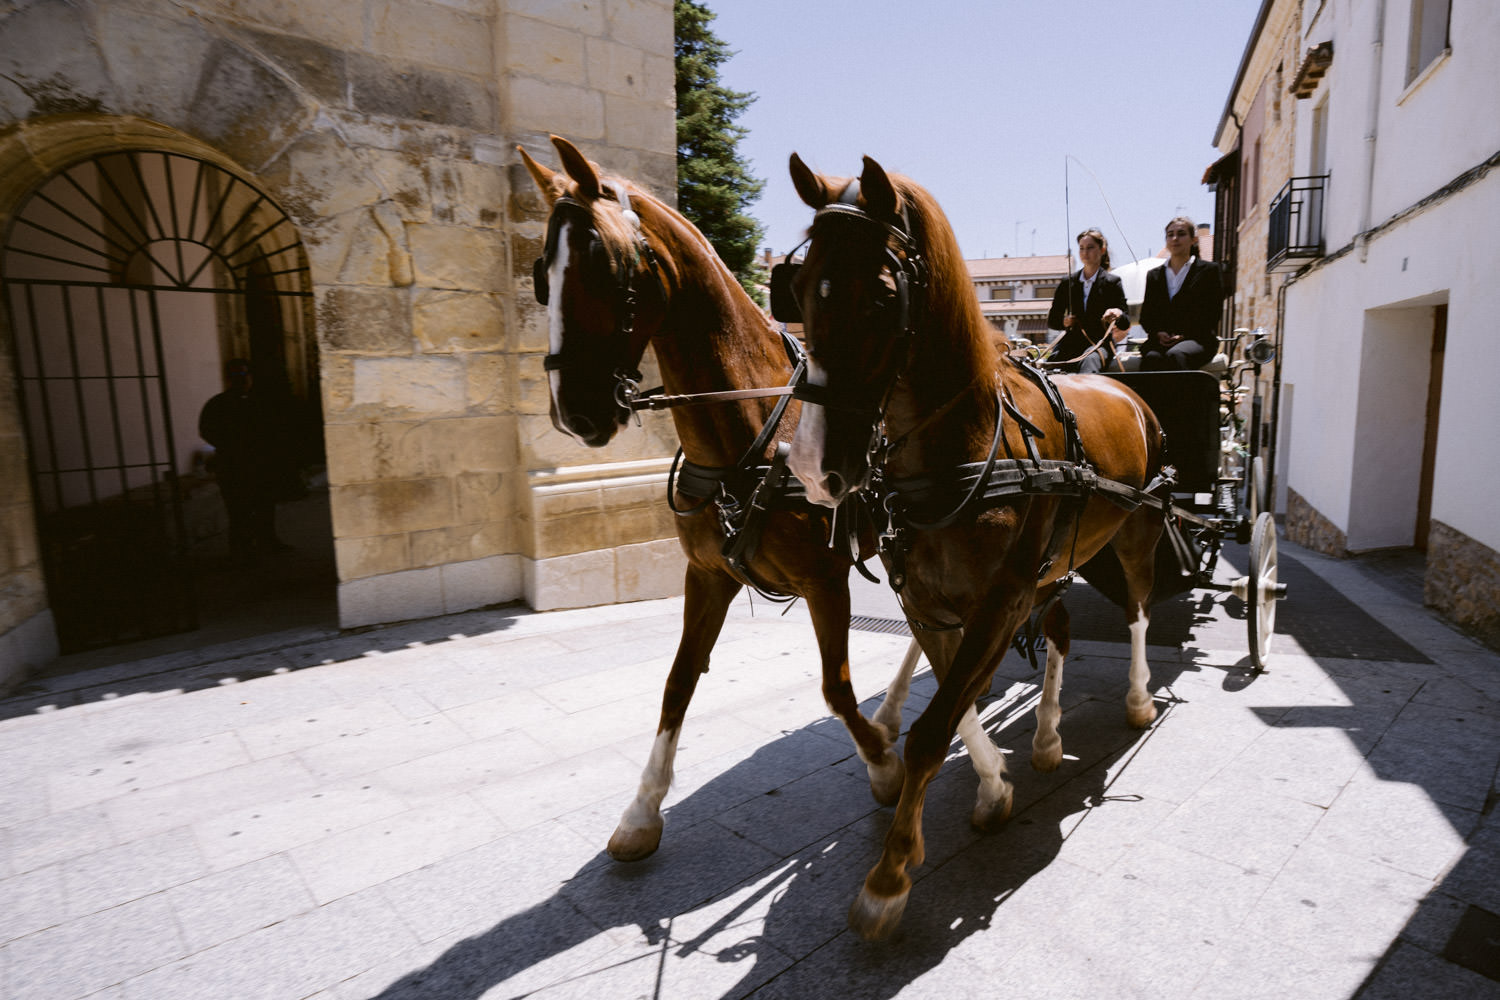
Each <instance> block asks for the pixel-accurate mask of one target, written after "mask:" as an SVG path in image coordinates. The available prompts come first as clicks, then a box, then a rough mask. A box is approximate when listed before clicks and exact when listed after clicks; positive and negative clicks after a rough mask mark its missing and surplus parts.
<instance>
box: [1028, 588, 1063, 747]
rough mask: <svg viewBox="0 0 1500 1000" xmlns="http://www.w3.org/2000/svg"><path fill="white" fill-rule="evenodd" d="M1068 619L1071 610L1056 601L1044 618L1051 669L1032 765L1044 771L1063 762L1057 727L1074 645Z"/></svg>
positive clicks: (1038, 709) (1044, 681)
mask: <svg viewBox="0 0 1500 1000" xmlns="http://www.w3.org/2000/svg"><path fill="white" fill-rule="evenodd" d="M1068 622H1069V618H1068V612H1067V609H1066V608H1064V607H1063V605H1062V602H1061V601H1058V602H1057V603H1055V604H1053V605H1052V607H1051V608H1050V609H1049V610H1048V612H1047V616H1046V618H1044V619H1043V620H1042V629H1043V631H1044V632H1045V633H1046V636H1047V671H1046V673H1045V674H1044V675H1043V677H1042V697H1041V700H1040V701H1039V702H1037V706H1036V735H1035V736H1034V737H1033V738H1032V740H1031V766H1032V767H1033V768H1034V769H1035V770H1037V771H1040V772H1042V773H1043V774H1047V773H1049V772H1052V771H1055V770H1057V767H1058V765H1059V764H1061V763H1062V756H1063V752H1062V735H1061V734H1060V733H1059V732H1058V729H1057V727H1058V724H1059V723H1060V722H1061V721H1062V699H1061V695H1062V675H1063V661H1064V660H1065V659H1067V656H1068V650H1069V649H1070V648H1071V645H1072V636H1071V633H1070V632H1069V629H1068Z"/></svg>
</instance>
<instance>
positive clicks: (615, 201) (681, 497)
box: [520, 136, 920, 861]
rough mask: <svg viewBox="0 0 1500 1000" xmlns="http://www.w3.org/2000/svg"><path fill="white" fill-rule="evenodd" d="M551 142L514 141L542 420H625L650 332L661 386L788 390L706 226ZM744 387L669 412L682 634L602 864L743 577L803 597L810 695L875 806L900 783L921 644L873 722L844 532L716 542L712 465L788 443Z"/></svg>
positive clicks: (806, 523) (784, 530)
mask: <svg viewBox="0 0 1500 1000" xmlns="http://www.w3.org/2000/svg"><path fill="white" fill-rule="evenodd" d="M552 143H553V145H554V146H555V147H556V148H557V152H558V154H559V156H560V157H561V161H562V166H563V170H562V171H561V172H554V171H552V170H550V169H548V168H547V167H544V166H542V165H541V164H539V163H537V161H536V160H534V159H533V158H532V157H531V156H529V155H527V153H526V151H525V150H524V149H522V150H520V153H521V157H522V159H523V160H524V162H525V164H526V168H527V170H528V171H530V173H531V176H532V179H533V180H535V182H536V185H537V187H538V188H540V189H541V192H542V195H543V196H544V197H545V198H546V199H547V200H548V202H549V204H550V205H551V218H550V220H549V226H548V239H547V244H546V247H545V251H544V256H543V258H542V259H541V260H539V261H538V262H537V267H536V274H535V279H536V281H537V284H538V293H537V298H538V300H539V301H543V302H544V304H545V305H546V306H547V317H548V328H549V331H550V337H551V354H550V355H549V357H548V360H547V368H548V371H549V376H550V381H551V396H552V402H551V412H552V422H553V424H554V425H555V426H556V427H557V428H558V429H559V430H561V431H564V432H565V433H567V434H570V435H572V436H573V437H574V438H576V439H577V440H578V441H580V442H581V443H583V444H586V445H589V446H591V447H596V448H597V447H602V446H603V445H605V444H607V443H608V442H609V441H610V439H611V438H613V437H614V435H615V432H616V431H618V430H619V429H620V428H621V427H623V426H625V424H626V422H627V421H628V419H629V417H630V414H631V411H630V409H629V407H628V406H627V405H626V404H627V403H628V401H629V399H630V395H629V393H630V392H633V391H635V390H634V379H639V378H640V375H639V373H638V372H635V371H634V369H636V368H637V367H638V366H639V364H640V360H641V356H642V354H643V353H644V351H645V349H646V344H647V343H648V342H649V343H650V344H651V345H652V346H653V347H654V348H655V351H656V358H657V363H658V365H659V367H660V369H661V375H662V380H663V382H664V388H665V390H666V391H667V392H668V393H671V394H673V395H674V396H677V397H679V398H680V397H683V396H698V397H700V398H701V394H715V393H737V392H740V391H742V390H755V389H760V388H766V387H772V388H774V387H788V386H789V384H790V382H791V379H792V375H793V369H794V366H793V362H792V357H791V355H792V354H793V353H795V352H793V351H790V350H789V348H788V345H787V343H786V342H785V341H784V339H783V337H782V335H781V333H780V332H779V331H778V330H777V328H776V327H775V326H773V325H772V323H771V321H770V319H769V318H768V317H767V316H766V315H765V314H764V313H762V312H761V310H760V309H759V307H757V306H756V305H755V303H754V302H753V301H751V299H750V296H749V295H748V294H746V293H745V291H744V289H743V288H741V287H740V284H739V282H738V281H737V280H736V279H735V277H734V275H733V274H731V273H730V272H729V269H728V268H727V267H725V266H724V264H723V262H722V261H720V260H719V258H718V256H717V255H715V253H714V251H713V248H712V247H711V246H710V245H709V242H708V240H707V239H706V238H705V237H704V236H703V234H702V233H700V232H699V231H698V230H697V229H696V228H694V227H693V225H692V224H691V223H689V222H688V221H687V220H686V219H684V218H683V217H682V216H681V215H679V214H678V213H677V212H676V211H674V210H673V209H672V208H670V207H669V206H667V205H666V204H665V203H663V202H661V201H659V200H658V199H656V198H654V197H652V196H651V195H649V194H647V193H646V192H644V191H642V190H641V189H640V188H639V187H637V186H636V185H635V184H633V183H631V182H630V181H628V180H626V179H624V178H621V177H617V176H611V175H601V174H600V172H599V170H598V168H597V167H596V166H595V165H594V164H593V163H590V162H589V161H588V160H587V159H585V158H584V156H583V155H582V154H581V153H580V152H579V151H578V150H577V149H576V148H575V147H574V146H573V145H572V144H571V143H569V142H568V141H567V140H565V139H561V138H558V137H557V136H552ZM631 376H634V378H633V379H632V378H631ZM745 394H746V395H749V396H750V398H748V399H746V398H732V399H729V400H723V399H722V398H714V397H712V396H710V397H708V400H707V401H705V402H704V404H703V405H687V406H680V407H677V408H674V409H673V410H672V417H673V421H674V423H675V424H676V429H677V437H678V440H679V442H680V445H681V448H682V453H681V456H680V459H683V460H685V462H684V464H683V466H682V468H683V470H684V472H685V473H686V472H687V471H689V470H697V471H696V473H694V474H693V475H692V476H689V475H687V474H684V475H680V476H677V477H675V478H674V480H672V481H669V483H668V490H669V495H668V502H669V503H671V504H672V505H673V509H674V510H677V511H678V512H679V513H680V514H682V515H683V516H680V517H678V518H677V535H678V538H679V539H680V541H681V543H682V547H683V550H684V552H686V554H687V560H688V566H687V579H686V583H685V601H684V608H683V622H682V638H681V640H680V642H679V644H678V647H677V654H676V657H675V659H674V660H673V661H672V668H671V672H670V673H669V674H668V676H667V683H666V689H665V691H664V692H663V694H662V707H661V717H660V721H659V723H658V726H657V735H656V741H655V744H654V745H653V747H652V751H651V755H650V758H649V761H648V763H647V765H646V768H645V772H644V774H643V775H642V778H641V783H640V788H639V791H638V793H637V795H636V798H635V800H634V802H632V803H631V805H630V806H629V807H628V808H627V809H626V810H625V814H624V816H623V817H622V818H621V820H620V823H619V826H618V828H617V829H616V830H615V832H614V835H613V836H612V837H611V838H610V841H609V853H610V855H611V856H613V857H614V858H616V859H617V860H621V861H633V860H637V859H640V858H644V857H646V856H648V855H650V854H651V853H652V852H654V851H655V850H656V848H657V846H658V845H659V843H660V841H661V832H662V822H663V821H662V815H661V803H662V799H663V798H664V797H665V796H666V793H667V790H668V788H669V786H670V785H671V782H672V768H673V761H674V758H675V756H676V752H677V740H678V736H679V734H680V732H681V729H682V723H683V719H684V717H685V716H686V714H687V709H688V703H689V701H690V700H691V699H692V697H693V690H694V688H695V687H696V686H697V683H698V677H699V675H700V674H702V673H703V672H705V671H706V670H707V669H708V659H709V653H710V651H711V650H712V648H713V646H714V643H715V642H716V641H717V639H718V636H719V631H720V628H721V627H722V626H723V623H724V618H725V615H726V614H727V613H728V610H729V605H730V602H731V601H732V600H733V599H734V596H735V595H736V594H737V593H738V592H739V590H740V588H741V586H743V585H744V584H745V583H752V584H753V585H755V586H756V587H758V588H760V589H763V590H767V591H771V592H774V593H777V594H781V595H796V596H799V597H802V598H804V599H805V600H806V601H807V607H808V611H809V612H810V613H811V616H812V623H813V629H814V631H815V632H816V634H817V641H818V651H819V654H820V656H821V658H822V667H823V697H824V699H825V700H826V701H827V702H828V705H829V707H830V708H831V709H832V710H833V712H834V714H836V715H837V716H838V717H839V718H840V719H841V720H842V721H843V723H844V725H845V726H847V727H848V729H849V732H850V735H851V736H853V738H854V744H855V748H856V750H857V751H858V753H859V756H860V758H861V759H862V760H863V761H864V762H865V764H866V765H867V767H868V770H869V775H870V787H871V791H872V793H873V794H874V796H875V798H876V799H877V800H878V801H880V802H881V803H883V804H885V805H890V804H892V803H894V802H895V800H896V797H897V795H898V794H899V793H900V790H901V783H902V764H901V758H900V757H899V756H898V755H897V754H896V753H895V752H894V751H893V750H892V749H891V746H892V744H893V743H894V742H895V740H896V738H897V736H898V735H899V733H900V729H901V704H902V701H903V700H904V698H905V696H906V692H907V684H908V682H909V681H910V678H911V673H912V670H913V669H914V667H915V666H916V662H917V659H918V658H919V656H920V651H919V649H918V647H917V644H916V643H915V642H913V643H912V645H911V647H910V649H909V651H908V653H907V656H906V660H905V662H904V663H903V664H902V668H901V670H900V672H899V673H898V674H897V676H896V679H895V680H894V681H892V683H891V686H890V688H889V689H888V692H887V697H886V700H885V702H884V703H883V704H882V706H881V708H880V710H879V711H877V712H876V713H875V716H874V719H873V721H872V720H869V719H866V718H865V717H864V716H863V715H862V714H861V713H860V711H859V704H858V701H857V699H856V698H855V695H854V688H853V686H852V684H851V683H850V679H849V659H848V652H849V570H850V567H851V566H852V565H853V562H854V558H853V554H852V553H851V552H850V551H849V547H848V546H844V545H838V546H830V537H831V535H832V532H833V530H834V524H833V521H834V517H835V515H834V512H832V511H829V510H828V509H826V508H824V507H815V506H813V505H810V504H808V503H807V502H806V501H805V500H804V501H801V502H800V503H794V504H790V505H788V504H777V503H771V504H770V507H771V509H769V510H767V511H766V512H765V515H764V518H763V521H762V524H761V533H760V534H759V537H758V541H757V542H756V543H755V544H754V545H753V546H748V547H746V548H745V549H743V550H741V558H740V559H738V560H735V561H731V560H730V559H729V558H728V556H727V555H726V541H727V540H728V536H727V535H726V527H725V526H726V523H727V522H729V521H732V520H733V519H732V518H730V517H727V516H726V515H727V512H726V510H725V505H733V504H735V503H736V501H734V500H732V499H731V498H730V497H729V496H728V495H727V494H724V493H721V492H719V489H718V487H717V485H716V481H715V480H714V476H715V475H718V476H719V480H718V481H724V480H726V479H735V478H737V477H738V476H739V474H740V473H741V472H743V471H744V468H743V467H744V466H745V464H746V463H747V462H748V463H750V464H758V465H764V464H765V463H766V461H767V454H769V453H771V452H774V451H775V449H776V447H777V445H778V443H781V444H782V445H783V447H784V446H785V444H784V443H785V442H787V441H788V440H789V439H790V437H791V433H792V429H793V427H794V425H795V416H796V413H795V409H796V407H797V405H798V404H795V403H791V406H790V408H789V409H788V410H787V412H786V419H784V420H781V421H780V422H779V424H777V425H776V426H775V430H774V432H773V433H772V434H770V435H769V436H768V437H766V436H763V435H762V434H761V431H762V429H763V428H764V427H766V426H767V421H768V418H772V411H773V409H774V407H775V405H776V403H777V397H776V396H774V395H766V394H761V395H755V394H754V393H745ZM789 394H790V389H789V388H784V390H783V391H782V392H781V393H780V396H781V398H782V399H783V400H785V401H786V402H790V400H787V399H786V397H788V396H789ZM773 422H774V419H773ZM751 453H753V454H751ZM705 475H706V476H708V479H707V480H705V478H704V476H705ZM705 483H706V485H705ZM743 499H744V498H743V497H741V498H740V500H741V501H742V500H743ZM850 506H852V504H851V505H850ZM847 516H850V515H844V517H840V518H839V521H840V523H843V522H844V518H845V517H847ZM857 534H858V533H857ZM862 535H863V537H862V538H859V539H857V541H856V545H857V547H858V549H859V550H860V553H861V555H862V557H863V556H869V555H872V554H873V552H874V534H873V531H872V530H871V529H870V528H869V526H868V522H866V527H865V530H864V531H863V532H862Z"/></svg>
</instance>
